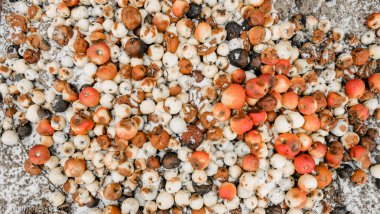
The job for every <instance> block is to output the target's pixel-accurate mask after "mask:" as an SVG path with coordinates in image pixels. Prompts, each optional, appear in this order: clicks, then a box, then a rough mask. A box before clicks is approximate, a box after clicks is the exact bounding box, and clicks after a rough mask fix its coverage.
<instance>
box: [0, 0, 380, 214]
mask: <svg viewBox="0 0 380 214" xmlns="http://www.w3.org/2000/svg"><path fill="white" fill-rule="evenodd" d="M8 1H9V0H0V3H1V2H2V4H12V3H9V2H8ZM3 8H6V7H4V6H3ZM275 8H276V10H277V11H278V12H279V14H280V17H281V18H290V17H291V16H292V15H294V14H296V13H301V14H313V15H315V16H317V17H327V18H329V19H331V20H332V22H333V23H334V25H335V26H338V27H341V28H343V29H346V30H347V31H352V32H356V33H357V34H359V33H360V32H362V31H363V30H365V27H364V19H365V17H366V16H367V15H368V14H370V13H372V12H375V11H380V3H379V0H277V1H275ZM0 24H1V23H0ZM374 125H377V126H378V125H379V124H374ZM36 139H37V138H36V137H31V138H29V139H26V140H24V141H23V144H24V145H25V146H26V147H29V146H30V145H33V144H34V143H33V141H34V140H36ZM25 157H26V153H25V152H24V151H23V149H22V147H21V146H14V147H7V146H5V145H3V144H0V213H4V214H8V213H14V214H18V213H51V209H50V208H49V205H48V202H47V199H46V198H47V195H48V193H49V192H51V191H52V190H53V189H52V187H51V186H49V183H48V181H47V180H46V179H45V178H44V177H43V176H34V177H31V176H28V175H27V174H25V173H24V172H23V170H22V163H23V161H24V159H25ZM376 159H377V158H376ZM379 159H380V158H379ZM379 195H380V191H379V190H378V188H377V187H376V186H375V185H374V181H373V180H372V179H370V180H369V184H368V185H367V186H365V187H353V186H352V185H351V184H349V183H348V182H346V181H341V180H339V181H338V182H337V184H336V185H335V186H334V188H332V189H331V196H329V199H328V201H329V202H330V203H331V204H332V206H335V207H343V208H344V209H346V210H347V211H350V212H351V213H355V214H356V213H373V214H375V213H380V197H379ZM316 212H317V213H320V212H321V207H320V208H319V209H317V211H316ZM76 213H80V212H76ZM335 213H346V212H336V211H335Z"/></svg>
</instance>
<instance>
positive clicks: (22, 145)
mask: <svg viewBox="0 0 380 214" xmlns="http://www.w3.org/2000/svg"><path fill="white" fill-rule="evenodd" d="M8 98H9V100H8V102H11V98H12V97H10V96H8ZM4 104H5V103H4ZM7 107H8V105H7V104H5V105H4V106H3V109H2V110H3V114H4V118H5V117H6V116H5V111H6V108H7ZM11 120H12V126H13V127H12V128H13V129H14V128H15V127H14V121H13V117H11ZM3 122H4V120H3ZM19 144H20V145H21V148H22V149H23V151H24V152H25V154H26V156H28V150H27V149H26V148H25V146H24V144H22V142H21V141H20V143H19ZM6 154H7V155H9V154H8V153H6ZM9 159H11V160H12V158H11V157H10V156H9ZM12 161H13V160H12ZM30 163H31V164H32V165H33V166H34V167H36V168H39V169H40V170H41V175H42V176H43V177H44V178H46V180H47V181H48V182H49V183H50V184H51V185H52V186H53V187H54V189H55V190H57V191H59V192H60V193H62V195H64V196H66V193H65V192H64V191H63V190H62V189H60V188H59V187H57V186H56V185H55V184H54V183H53V182H51V181H50V179H49V178H48V177H47V176H46V174H47V172H46V171H45V170H44V169H43V168H40V167H38V166H37V165H35V164H34V163H32V162H30Z"/></svg>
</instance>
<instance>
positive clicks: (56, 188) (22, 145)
mask: <svg viewBox="0 0 380 214" xmlns="http://www.w3.org/2000/svg"><path fill="white" fill-rule="evenodd" d="M20 145H21V147H22V149H23V151H24V152H25V154H26V155H28V150H27V149H26V148H25V146H24V144H22V143H21V142H20ZM30 163H31V164H32V165H33V166H34V167H36V168H39V167H38V166H37V165H35V164H34V163H32V162H30ZM39 169H40V170H41V175H42V176H44V178H46V180H48V182H49V183H50V184H51V185H52V186H53V187H54V189H55V190H57V191H59V192H60V193H62V195H64V196H66V193H65V192H64V191H63V190H61V188H59V187H57V186H56V185H55V184H54V183H53V182H51V181H50V179H49V178H48V177H47V176H46V174H47V172H46V171H45V170H44V169H43V168H39ZM45 173H46V174H45Z"/></svg>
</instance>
